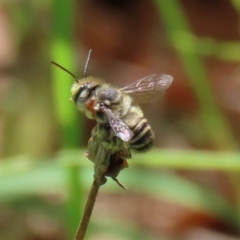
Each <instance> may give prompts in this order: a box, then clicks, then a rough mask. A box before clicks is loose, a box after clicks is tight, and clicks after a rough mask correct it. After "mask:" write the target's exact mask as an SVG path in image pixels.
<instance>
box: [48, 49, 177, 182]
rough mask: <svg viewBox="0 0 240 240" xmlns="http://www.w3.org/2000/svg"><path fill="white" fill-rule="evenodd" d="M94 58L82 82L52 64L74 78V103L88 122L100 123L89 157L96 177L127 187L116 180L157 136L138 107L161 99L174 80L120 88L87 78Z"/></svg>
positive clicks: (149, 78) (156, 79) (146, 80)
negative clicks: (134, 154) (132, 153)
mask: <svg viewBox="0 0 240 240" xmlns="http://www.w3.org/2000/svg"><path fill="white" fill-rule="evenodd" d="M90 54H91V50H90V51H89V55H88V58H87V61H86V64H85V69H84V78H83V79H80V80H78V79H77V78H76V77H75V76H74V75H73V74H72V73H71V72H69V71H68V70H67V69H65V68H63V67H62V66H60V65H58V64H56V63H55V62H52V63H53V64H55V65H57V66H58V67H60V68H62V69H63V70H65V71H66V72H68V73H69V74H71V75H72V76H73V77H74V79H75V83H74V84H73V86H72V88H71V98H70V100H71V101H72V102H73V103H74V104H75V105H76V107H77V109H78V110H79V111H81V112H84V113H85V115H86V117H87V118H90V119H95V120H96V121H97V125H96V127H95V128H94V129H93V131H92V135H91V138H90V140H89V143H88V152H87V153H86V156H87V157H88V158H89V159H90V160H91V161H93V162H94V164H95V177H96V175H99V176H101V177H100V178H99V179H101V180H99V181H100V182H101V181H102V184H103V183H105V181H106V180H105V178H104V176H110V177H112V179H113V180H115V181H116V182H117V183H118V184H119V185H120V186H121V187H124V186H123V185H122V184H121V183H120V182H118V180H117V178H116V176H117V175H118V173H119V172H120V171H121V170H122V169H123V168H125V167H127V166H128V164H127V159H129V158H131V152H130V150H134V151H136V152H145V151H147V150H149V149H150V148H151V147H152V145H153V142H154V132H153V130H152V128H151V127H150V125H149V123H148V121H147V119H146V118H145V117H144V115H143V112H142V110H141V108H140V107H139V106H138V104H140V103H146V102H151V101H154V100H156V99H157V98H159V97H161V96H162V95H163V93H164V92H165V90H166V89H167V88H168V87H169V86H170V85H171V83H172V81H173V77H172V76H170V75H166V74H161V75H159V74H154V75H151V76H147V77H144V78H142V79H140V80H138V81H136V82H133V83H132V84H130V85H128V86H125V87H122V88H118V87H115V86H112V85H110V84H108V83H105V82H104V81H103V80H101V79H99V78H95V77H87V66H88V62H89V59H90ZM96 159H98V160H96ZM103 159H104V160H103Z"/></svg>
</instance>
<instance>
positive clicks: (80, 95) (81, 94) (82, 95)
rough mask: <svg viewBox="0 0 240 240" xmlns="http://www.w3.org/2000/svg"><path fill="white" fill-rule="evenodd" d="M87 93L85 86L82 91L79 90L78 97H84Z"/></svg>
mask: <svg viewBox="0 0 240 240" xmlns="http://www.w3.org/2000/svg"><path fill="white" fill-rule="evenodd" d="M88 93H89V91H88V89H87V88H85V89H83V90H82V91H81V90H80V93H79V98H81V99H86V98H87V97H88Z"/></svg>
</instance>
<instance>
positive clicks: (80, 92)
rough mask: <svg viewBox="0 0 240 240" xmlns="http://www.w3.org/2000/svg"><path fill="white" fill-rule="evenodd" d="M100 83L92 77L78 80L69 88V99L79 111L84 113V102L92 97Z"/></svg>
mask: <svg viewBox="0 0 240 240" xmlns="http://www.w3.org/2000/svg"><path fill="white" fill-rule="evenodd" d="M99 83H100V81H98V80H96V79H95V78H93V77H87V78H83V79H80V80H78V81H77V82H76V83H74V84H73V86H72V88H71V98H70V99H69V100H70V101H73V102H74V103H75V105H76V106H77V108H78V109H79V110H80V111H84V109H85V103H86V101H87V100H88V99H89V98H90V96H92V94H93V93H94V91H95V89H96V87H97V86H99Z"/></svg>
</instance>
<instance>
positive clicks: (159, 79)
mask: <svg viewBox="0 0 240 240" xmlns="http://www.w3.org/2000/svg"><path fill="white" fill-rule="evenodd" d="M172 81H173V77H172V76H170V75H166V74H161V75H158V74H154V75H151V76H148V77H145V78H142V79H140V80H138V81H136V82H134V83H132V84H130V85H128V86H126V87H123V88H120V90H121V91H123V92H124V93H127V94H129V95H130V96H131V97H132V99H133V100H134V101H135V102H137V103H146V102H151V101H154V100H156V99H157V98H159V97H161V96H162V95H163V93H164V92H165V90H166V89H167V88H168V87H169V86H170V85H171V83H172Z"/></svg>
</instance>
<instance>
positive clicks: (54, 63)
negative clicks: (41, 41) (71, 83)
mask: <svg viewBox="0 0 240 240" xmlns="http://www.w3.org/2000/svg"><path fill="white" fill-rule="evenodd" d="M51 63H52V64H53V65H55V66H57V67H59V68H61V69H62V70H63V71H65V72H67V73H68V74H70V75H71V76H72V77H73V78H74V79H75V81H76V82H78V80H77V78H76V76H75V75H74V74H73V73H71V72H70V71H69V70H67V69H66V68H65V67H63V66H61V65H60V64H58V63H56V62H54V61H51Z"/></svg>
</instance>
